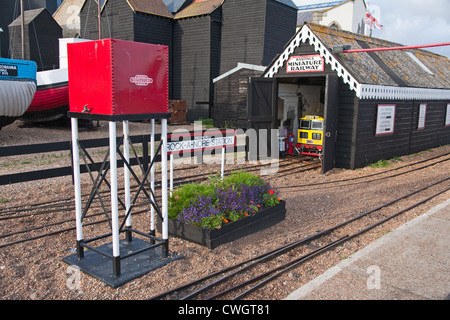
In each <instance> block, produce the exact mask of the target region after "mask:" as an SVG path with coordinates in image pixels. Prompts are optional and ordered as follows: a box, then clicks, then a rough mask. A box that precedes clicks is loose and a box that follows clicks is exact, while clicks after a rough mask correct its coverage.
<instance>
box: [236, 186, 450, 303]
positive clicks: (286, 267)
mask: <svg viewBox="0 0 450 320" xmlns="http://www.w3.org/2000/svg"><path fill="white" fill-rule="evenodd" d="M446 180H447V179H446ZM449 190H450V187H448V188H446V189H444V190H441V191H439V192H437V193H435V194H433V195H431V196H429V197H427V198H426V199H423V200H421V201H419V202H417V203H415V204H413V205H411V206H409V207H407V208H405V209H402V210H400V211H398V212H396V213H394V214H392V215H390V216H388V217H386V218H384V219H382V220H380V221H377V222H376V223H374V224H372V225H370V226H368V227H366V228H364V229H362V230H360V231H358V232H356V233H354V234H352V235H349V236H346V237H344V238H341V239H339V240H337V241H336V242H333V243H331V244H328V245H326V246H324V247H321V248H319V249H317V250H316V251H314V252H313V256H316V255H317V254H319V253H322V252H323V251H325V250H329V249H331V248H334V247H336V246H338V245H340V244H341V243H343V242H347V241H349V240H351V239H353V238H355V237H358V236H360V235H362V234H364V233H366V232H368V231H370V230H372V229H374V228H376V227H378V226H380V225H382V224H384V223H386V222H387V221H389V220H392V219H394V218H395V217H397V216H399V215H401V214H403V213H405V212H407V211H409V210H412V209H414V208H416V207H418V206H420V205H422V204H424V203H426V202H428V201H430V200H431V199H433V198H435V197H437V196H439V195H441V194H443V193H445V192H447V191H449ZM313 256H309V255H307V256H305V257H302V258H300V259H296V260H293V261H290V262H288V263H285V264H284V265H283V266H282V267H277V268H275V269H272V270H270V271H268V272H266V273H264V275H260V276H259V277H262V276H267V275H269V274H270V273H273V272H276V273H275V274H273V275H271V276H270V277H268V278H266V279H264V280H263V281H261V282H259V283H258V284H257V285H255V286H253V287H251V288H249V289H248V290H246V291H244V292H242V293H240V294H238V295H237V296H235V297H234V298H233V299H232V300H238V299H241V298H243V297H244V296H247V295H248V294H250V293H251V292H253V291H255V290H256V289H258V288H260V287H262V286H264V285H265V284H267V283H268V282H270V281H272V280H274V279H275V278H277V277H279V276H281V275H282V274H283V273H285V272H287V271H289V270H290V269H292V268H295V267H297V266H298V265H299V264H300V263H303V262H305V261H306V260H309V259H310V258H312V257H313Z"/></svg>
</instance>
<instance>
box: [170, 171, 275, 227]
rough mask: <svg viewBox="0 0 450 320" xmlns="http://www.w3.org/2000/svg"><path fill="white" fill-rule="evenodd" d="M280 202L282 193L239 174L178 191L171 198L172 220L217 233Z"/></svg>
mask: <svg viewBox="0 0 450 320" xmlns="http://www.w3.org/2000/svg"><path fill="white" fill-rule="evenodd" d="M279 201H280V198H279V197H278V192H277V191H275V190H274V189H273V188H272V187H271V186H270V184H268V183H265V182H264V181H263V179H262V178H261V177H259V176H257V175H252V174H250V173H248V172H244V171H239V172H235V173H233V174H231V175H230V176H229V177H227V178H226V179H224V180H223V181H222V180H219V179H218V178H217V177H216V178H214V177H213V178H211V179H210V180H209V182H208V183H205V184H198V183H192V184H187V185H184V186H182V187H180V188H178V189H177V190H175V191H174V192H173V193H172V196H171V197H170V198H169V218H171V219H177V220H178V221H180V222H184V223H187V224H192V225H194V226H197V227H201V228H204V229H215V228H220V226H222V225H223V224H224V223H229V222H232V221H236V220H239V219H241V218H243V217H245V216H248V215H252V214H256V213H257V212H258V211H260V210H262V209H264V208H267V207H272V206H274V205H276V204H278V203H279Z"/></svg>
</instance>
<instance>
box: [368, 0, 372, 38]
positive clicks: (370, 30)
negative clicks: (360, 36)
mask: <svg viewBox="0 0 450 320" xmlns="http://www.w3.org/2000/svg"><path fill="white" fill-rule="evenodd" d="M366 6H367V9H366V12H369V13H370V11H369V6H370V1H369V0H366ZM372 26H373V23H369V37H372Z"/></svg>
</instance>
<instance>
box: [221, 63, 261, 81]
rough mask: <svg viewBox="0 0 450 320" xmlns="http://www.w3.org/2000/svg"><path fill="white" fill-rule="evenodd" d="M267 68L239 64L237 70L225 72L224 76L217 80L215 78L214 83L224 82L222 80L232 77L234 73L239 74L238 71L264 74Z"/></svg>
mask: <svg viewBox="0 0 450 320" xmlns="http://www.w3.org/2000/svg"><path fill="white" fill-rule="evenodd" d="M266 68H267V67H264V66H257V65H254V64H248V63H241V62H238V65H237V67H236V68H233V69H231V70H230V71H228V72H225V73H224V74H222V75H220V76H218V77H217V78H214V79H213V83H216V82H217V81H219V80H222V79H224V78H226V77H228V76H229V75H232V74H233V73H235V72H237V71H239V70H241V69H248V70H255V71H261V72H264V71H265V70H266Z"/></svg>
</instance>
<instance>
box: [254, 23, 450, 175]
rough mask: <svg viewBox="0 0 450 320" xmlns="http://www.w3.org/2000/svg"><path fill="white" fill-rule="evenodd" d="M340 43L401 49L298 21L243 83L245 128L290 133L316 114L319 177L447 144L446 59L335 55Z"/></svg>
mask: <svg viewBox="0 0 450 320" xmlns="http://www.w3.org/2000/svg"><path fill="white" fill-rule="evenodd" d="M342 45H345V46H350V47H351V48H352V49H369V48H393V47H398V46H400V45H399V44H396V43H392V42H388V41H385V40H380V39H376V38H371V37H367V36H363V35H360V34H355V33H351V32H347V31H342V30H339V29H335V28H329V27H324V26H319V25H316V24H313V23H306V24H304V25H303V27H302V28H301V29H299V31H298V32H297V33H296V34H295V36H294V37H293V38H292V39H291V40H290V41H289V42H288V43H287V45H286V46H285V48H284V51H283V52H282V53H281V54H280V55H278V56H277V57H276V58H275V59H274V60H273V61H272V62H271V63H270V65H269V66H268V67H267V68H266V70H265V71H264V73H263V74H262V76H261V77H254V78H251V79H250V81H249V87H248V98H247V105H248V110H247V118H248V121H249V127H252V128H255V129H257V128H266V129H269V128H270V129H277V128H278V129H280V132H281V130H282V129H285V128H287V129H288V130H289V131H290V132H292V133H293V134H294V136H295V135H296V130H297V126H298V120H299V119H300V118H301V117H303V116H305V115H316V116H320V117H323V118H324V119H325V122H324V130H323V134H324V136H323V154H322V157H323V162H322V164H323V172H324V173H325V172H327V171H329V170H331V169H333V168H346V169H356V168H360V167H363V166H365V165H367V164H369V163H374V162H376V161H378V160H381V159H391V158H392V157H395V156H402V155H406V154H411V153H416V152H419V151H423V150H425V149H428V148H433V147H438V146H440V145H446V144H449V143H450V60H449V59H448V58H447V57H444V56H440V55H437V54H434V53H432V52H430V51H425V50H420V49H408V50H389V51H377V52H373V51H371V52H360V53H342V52H341V53H338V51H337V50H336V46H342ZM333 48H335V49H334V52H333ZM255 110H256V111H255ZM264 116H265V117H264Z"/></svg>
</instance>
